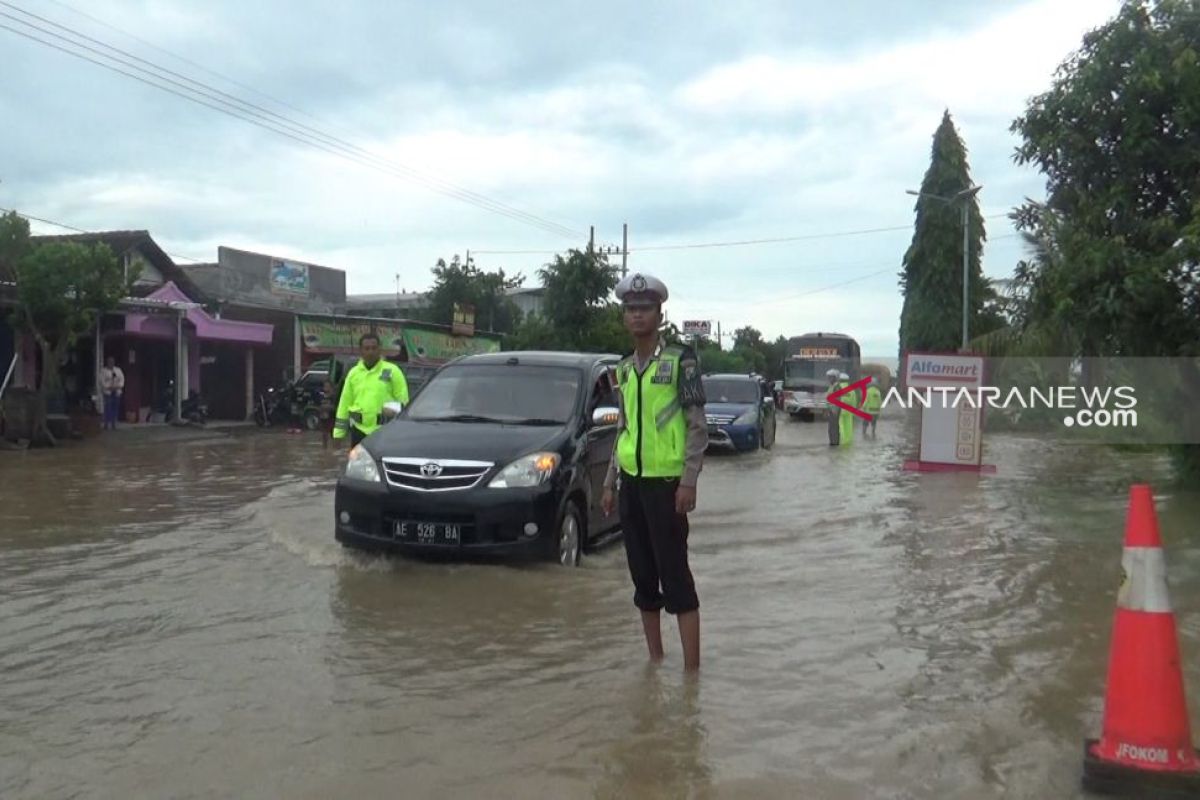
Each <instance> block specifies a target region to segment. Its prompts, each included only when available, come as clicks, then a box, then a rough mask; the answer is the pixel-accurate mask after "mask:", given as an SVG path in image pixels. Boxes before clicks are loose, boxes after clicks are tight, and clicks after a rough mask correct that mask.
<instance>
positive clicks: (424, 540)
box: [394, 520, 462, 546]
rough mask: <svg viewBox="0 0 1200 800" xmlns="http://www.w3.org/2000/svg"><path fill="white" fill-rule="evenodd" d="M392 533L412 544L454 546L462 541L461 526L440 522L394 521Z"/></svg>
mask: <svg viewBox="0 0 1200 800" xmlns="http://www.w3.org/2000/svg"><path fill="white" fill-rule="evenodd" d="M394 534H395V537H396V538H397V539H400V540H402V541H405V542H412V543H413V544H440V545H450V546H455V545H458V544H459V543H460V542H461V541H462V526H461V525H454V524H450V523H441V522H412V521H408V520H401V521H398V522H397V523H396V527H395V529H394Z"/></svg>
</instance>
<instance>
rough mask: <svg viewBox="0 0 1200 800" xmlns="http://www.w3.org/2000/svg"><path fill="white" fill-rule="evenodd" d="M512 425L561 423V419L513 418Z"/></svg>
mask: <svg viewBox="0 0 1200 800" xmlns="http://www.w3.org/2000/svg"><path fill="white" fill-rule="evenodd" d="M510 424H512V425H563V424H565V423H564V422H563V421H562V420H561V419H550V418H548V417H528V418H526V419H514V420H512V421H511V423H510Z"/></svg>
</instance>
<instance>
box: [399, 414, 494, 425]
mask: <svg viewBox="0 0 1200 800" xmlns="http://www.w3.org/2000/svg"><path fill="white" fill-rule="evenodd" d="M410 419H415V420H417V421H418V422H496V423H502V422H504V420H502V419H496V418H495V417H481V416H479V415H478V414H450V415H448V416H445V417H410Z"/></svg>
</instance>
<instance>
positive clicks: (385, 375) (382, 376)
mask: <svg viewBox="0 0 1200 800" xmlns="http://www.w3.org/2000/svg"><path fill="white" fill-rule="evenodd" d="M391 379H392V370H391V368H390V367H386V368H384V369H382V370H380V372H379V380H381V381H390V380H391Z"/></svg>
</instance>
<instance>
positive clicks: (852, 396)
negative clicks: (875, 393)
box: [837, 372, 859, 447]
mask: <svg viewBox="0 0 1200 800" xmlns="http://www.w3.org/2000/svg"><path fill="white" fill-rule="evenodd" d="M849 385H850V376H849V375H847V374H846V373H844V372H842V373H839V374H838V384H837V388H838V389H845V388H846V387H847V386H849ZM838 399H840V400H841V401H842V402H843V403H845V404H846V405H848V406H854V407H855V408H858V407H859V396H858V392H857V391H855V392H846V393H845V394H844V395H842V396H841V397H840V398H838ZM839 411H840V412H841V413H839V414H838V444H839V445H841V446H842V447H845V446H846V445H849V444H851V443H853V442H854V412H852V411H847V410H846V409H844V408H842V409H839Z"/></svg>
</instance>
